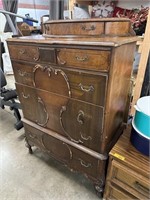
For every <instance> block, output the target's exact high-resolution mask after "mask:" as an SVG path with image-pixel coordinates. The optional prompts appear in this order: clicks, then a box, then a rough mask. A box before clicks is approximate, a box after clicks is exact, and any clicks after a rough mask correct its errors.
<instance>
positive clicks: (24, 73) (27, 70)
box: [12, 61, 35, 87]
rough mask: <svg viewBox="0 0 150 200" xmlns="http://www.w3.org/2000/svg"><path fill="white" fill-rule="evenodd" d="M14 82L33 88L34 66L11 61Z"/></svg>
mask: <svg viewBox="0 0 150 200" xmlns="http://www.w3.org/2000/svg"><path fill="white" fill-rule="evenodd" d="M12 66H13V71H14V76H15V81H16V82H17V83H21V84H25V85H28V86H32V87H33V79H34V77H33V67H34V66H35V64H31V63H30V64H29V63H27V62H16V61H12Z"/></svg>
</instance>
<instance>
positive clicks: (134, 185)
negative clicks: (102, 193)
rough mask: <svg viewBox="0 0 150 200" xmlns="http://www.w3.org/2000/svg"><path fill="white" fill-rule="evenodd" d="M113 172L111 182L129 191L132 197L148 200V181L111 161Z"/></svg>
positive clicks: (149, 195) (149, 192) (149, 194)
mask: <svg viewBox="0 0 150 200" xmlns="http://www.w3.org/2000/svg"><path fill="white" fill-rule="evenodd" d="M112 166H113V171H112V182H114V183H117V184H118V185H119V186H120V187H122V188H126V190H127V191H128V190H130V191H131V193H132V194H133V195H135V196H136V197H139V198H140V199H145V200H146V199H147V198H150V189H149V180H148V179H147V178H145V177H142V178H141V176H140V175H139V174H138V173H136V171H133V170H132V169H129V168H128V167H126V166H123V165H121V164H120V163H117V162H116V161H114V160H113V161H112Z"/></svg>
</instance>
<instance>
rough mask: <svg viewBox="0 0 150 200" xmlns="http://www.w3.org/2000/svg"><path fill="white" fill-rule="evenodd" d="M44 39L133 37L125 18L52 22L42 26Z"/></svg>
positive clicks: (128, 22) (128, 21)
mask: <svg viewBox="0 0 150 200" xmlns="http://www.w3.org/2000/svg"><path fill="white" fill-rule="evenodd" d="M43 29H44V30H43V33H44V36H46V37H58V36H59V37H60V36H61V37H77V36H78V37H79V36H80V37H85V36H86V37H90V36H96V37H103V36H104V35H107V36H110V35H111V36H130V35H135V33H134V32H133V31H132V30H131V22H130V20H129V19H127V18H126V19H125V18H101V19H100V18H99V19H98V18H93V19H83V20H81V19H80V20H52V21H46V22H45V23H44V25H43Z"/></svg>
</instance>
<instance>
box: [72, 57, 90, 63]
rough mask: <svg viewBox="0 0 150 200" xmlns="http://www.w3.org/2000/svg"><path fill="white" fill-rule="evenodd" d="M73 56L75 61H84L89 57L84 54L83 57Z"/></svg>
mask: <svg viewBox="0 0 150 200" xmlns="http://www.w3.org/2000/svg"><path fill="white" fill-rule="evenodd" d="M75 58H76V60H77V61H80V62H85V61H87V60H88V59H89V58H88V56H84V57H79V56H76V57H75Z"/></svg>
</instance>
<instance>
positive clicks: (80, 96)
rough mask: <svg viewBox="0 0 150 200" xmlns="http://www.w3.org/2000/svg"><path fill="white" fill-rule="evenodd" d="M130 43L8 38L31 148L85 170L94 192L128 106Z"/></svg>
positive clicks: (123, 39) (105, 39) (132, 43)
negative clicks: (34, 147) (93, 186)
mask: <svg viewBox="0 0 150 200" xmlns="http://www.w3.org/2000/svg"><path fill="white" fill-rule="evenodd" d="M135 41H136V38H135V37H133V36H131V37H129V36H126V37H121V38H119V37H109V38H108V37H96V36H95V37H70V36H68V37H67V36H65V37H60V38H59V37H48V38H46V37H43V36H40V35H39V36H30V37H21V38H13V39H9V40H8V46H9V52H10V57H11V61H12V65H13V70H14V75H15V80H16V88H17V92H18V95H19V99H20V102H21V105H22V110H23V115H24V118H23V122H24V128H25V135H26V141H27V144H28V147H29V149H30V151H31V146H32V145H35V146H37V147H39V148H40V149H42V150H43V151H45V152H47V153H48V154H50V155H51V156H53V157H54V158H56V159H57V160H59V161H61V162H62V163H64V164H65V165H67V167H68V168H70V169H73V170H75V171H79V172H82V173H84V174H85V175H86V176H87V177H89V178H90V179H91V180H92V181H93V182H94V185H95V188H96V190H97V191H98V192H102V191H103V185H104V177H105V165H106V160H107V155H108V152H109V150H110V148H111V147H112V145H113V144H114V143H115V141H116V139H117V138H118V136H119V134H120V132H121V127H122V124H123V123H124V120H125V113H126V111H127V110H128V108H127V100H128V91H129V84H130V75H131V70H132V62H133V58H134V48H135ZM117 130H118V131H117ZM116 133H117V134H116Z"/></svg>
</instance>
